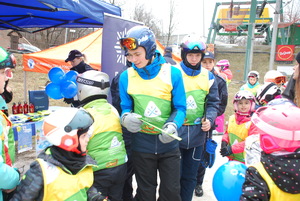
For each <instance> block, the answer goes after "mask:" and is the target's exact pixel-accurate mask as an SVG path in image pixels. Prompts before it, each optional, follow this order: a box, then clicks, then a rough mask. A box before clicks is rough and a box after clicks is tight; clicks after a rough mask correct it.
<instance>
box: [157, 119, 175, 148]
mask: <svg viewBox="0 0 300 201" xmlns="http://www.w3.org/2000/svg"><path fill="white" fill-rule="evenodd" d="M162 129H163V130H164V131H165V132H162V133H161V134H160V135H159V136H158V139H159V140H160V141H161V142H162V143H164V144H165V143H169V142H172V141H173V140H175V139H174V138H173V137H171V136H170V135H168V134H173V135H176V136H178V132H177V126H176V124H174V123H173V122H168V123H166V124H165V125H164V126H163V128H162Z"/></svg>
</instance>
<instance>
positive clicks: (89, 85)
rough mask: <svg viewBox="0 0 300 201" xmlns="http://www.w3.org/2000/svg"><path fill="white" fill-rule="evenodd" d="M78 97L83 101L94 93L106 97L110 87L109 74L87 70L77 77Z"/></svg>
mask: <svg viewBox="0 0 300 201" xmlns="http://www.w3.org/2000/svg"><path fill="white" fill-rule="evenodd" d="M76 81H77V84H78V93H77V95H78V99H79V101H83V100H85V99H86V98H88V97H91V96H95V95H104V96H105V97H106V98H107V95H108V93H109V89H110V83H109V76H108V75H107V74H106V73H104V72H101V71H96V70H89V71H86V72H84V73H82V74H81V75H79V76H78V77H77V80H76Z"/></svg>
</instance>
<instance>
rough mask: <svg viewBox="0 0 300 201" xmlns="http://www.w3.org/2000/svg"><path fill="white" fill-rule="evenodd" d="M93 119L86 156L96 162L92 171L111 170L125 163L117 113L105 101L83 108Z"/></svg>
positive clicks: (125, 158) (100, 100) (98, 100)
mask: <svg viewBox="0 0 300 201" xmlns="http://www.w3.org/2000/svg"><path fill="white" fill-rule="evenodd" d="M84 109H86V110H87V111H88V112H89V113H90V114H91V115H92V116H93V118H94V119H95V122H94V124H93V125H92V126H93V129H94V131H93V134H92V136H91V138H90V141H89V143H88V146H87V150H88V152H87V153H88V155H90V156H91V157H92V158H93V159H94V160H95V161H96V162H97V167H93V170H94V171H97V170H102V169H106V168H112V167H116V166H119V165H122V164H124V163H126V162H127V160H128V158H127V154H126V149H125V143H124V140H123V134H122V128H121V124H120V117H119V114H118V111H117V110H116V109H115V108H114V107H113V106H112V105H111V104H109V103H108V102H107V100H105V99H97V100H94V101H92V102H90V103H88V104H86V105H85V106H84Z"/></svg>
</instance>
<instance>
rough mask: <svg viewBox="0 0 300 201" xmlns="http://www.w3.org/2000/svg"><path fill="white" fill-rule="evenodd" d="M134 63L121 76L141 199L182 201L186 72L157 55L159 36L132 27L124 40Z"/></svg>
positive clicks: (125, 121) (123, 120)
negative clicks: (180, 133) (180, 135)
mask: <svg viewBox="0 0 300 201" xmlns="http://www.w3.org/2000/svg"><path fill="white" fill-rule="evenodd" d="M120 44H121V47H122V48H123V49H124V50H125V54H126V57H127V59H128V60H129V61H130V62H132V67H130V68H128V69H127V70H126V71H124V72H123V73H122V74H121V75H120V80H119V90H120V98H121V108H122V115H121V123H122V125H123V126H124V127H126V128H127V130H128V131H130V132H132V133H133V134H132V142H131V148H132V161H133V167H134V171H135V177H136V180H137V186H138V188H137V193H136V195H135V200H137V201H156V189H157V171H158V172H159V175H160V187H159V200H161V201H169V200H172V201H181V198H180V193H179V192H180V182H179V180H180V151H179V147H178V141H177V140H175V139H174V138H173V137H174V136H177V135H178V133H177V129H179V128H180V127H181V125H182V124H183V121H184V118H185V111H186V99H185V96H184V94H185V91H184V86H183V81H182V75H181V73H180V70H179V69H177V68H175V67H173V66H171V65H170V64H166V61H165V59H164V58H163V56H162V55H161V54H160V53H159V52H157V51H156V40H155V35H154V34H153V32H152V31H151V30H150V29H149V28H148V27H145V26H135V27H133V28H131V29H130V30H129V31H128V33H127V35H126V37H125V38H122V39H121V40H120Z"/></svg>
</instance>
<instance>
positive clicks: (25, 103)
mask: <svg viewBox="0 0 300 201" xmlns="http://www.w3.org/2000/svg"><path fill="white" fill-rule="evenodd" d="M28 109H29V107H28V104H27V102H26V101H24V105H23V110H24V114H27V113H28Z"/></svg>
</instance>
